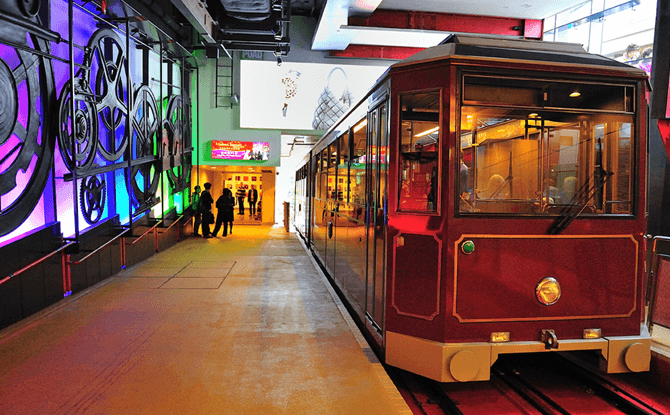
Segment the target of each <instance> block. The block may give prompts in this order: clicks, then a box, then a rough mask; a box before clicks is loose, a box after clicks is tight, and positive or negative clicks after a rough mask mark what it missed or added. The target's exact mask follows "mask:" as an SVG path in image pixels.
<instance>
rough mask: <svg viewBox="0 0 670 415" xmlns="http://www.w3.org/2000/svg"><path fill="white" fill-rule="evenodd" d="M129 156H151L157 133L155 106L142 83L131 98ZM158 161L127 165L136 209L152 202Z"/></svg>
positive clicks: (153, 100)
mask: <svg viewBox="0 0 670 415" xmlns="http://www.w3.org/2000/svg"><path fill="white" fill-rule="evenodd" d="M133 102H134V103H135V105H134V106H133V134H134V135H133V143H134V145H133V159H142V158H145V157H150V156H153V155H154V146H155V144H156V140H157V134H158V124H159V123H158V106H157V104H156V98H155V96H154V94H153V92H151V89H150V88H149V87H148V86H146V85H142V86H141V87H140V88H139V89H138V90H137V91H136V92H135V98H134V100H133ZM160 175H161V171H160V162H159V160H158V158H156V159H155V160H153V161H148V162H145V163H142V164H139V165H134V166H132V168H131V172H130V179H131V186H132V189H133V196H134V200H135V202H136V204H137V207H138V208H139V209H143V207H145V205H150V204H152V203H153V201H154V197H155V194H156V190H157V189H158V184H159V182H160Z"/></svg>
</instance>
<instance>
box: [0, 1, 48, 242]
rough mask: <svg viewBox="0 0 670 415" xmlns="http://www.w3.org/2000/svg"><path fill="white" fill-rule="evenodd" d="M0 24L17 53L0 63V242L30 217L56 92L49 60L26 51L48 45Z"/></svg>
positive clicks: (42, 176) (43, 173)
mask: <svg viewBox="0 0 670 415" xmlns="http://www.w3.org/2000/svg"><path fill="white" fill-rule="evenodd" d="M27 4H28V6H30V5H32V4H33V3H30V2H28V3H27ZM38 9H39V6H37V10H38ZM33 10H35V9H31V8H30V7H29V10H28V11H33ZM32 21H35V22H37V19H32ZM3 24H4V25H5V26H4V27H3V39H5V38H11V39H9V40H10V41H11V42H12V43H14V44H16V45H18V46H21V48H12V47H9V46H8V47H5V48H4V53H3V57H2V58H0V160H1V161H2V163H1V164H2V170H0V196H2V197H3V202H4V203H3V204H0V236H2V235H7V234H8V233H10V232H12V231H13V230H15V229H16V228H18V227H19V226H20V225H21V224H22V223H23V222H24V221H25V220H26V219H27V218H28V216H30V214H31V213H32V212H33V209H35V206H36V205H37V203H38V202H39V199H40V197H41V196H42V192H43V190H44V187H45V185H46V183H47V180H48V179H49V174H50V172H51V163H52V162H53V155H54V150H55V141H54V140H53V136H52V134H51V131H50V126H49V123H47V122H44V120H49V119H50V113H49V112H50V109H51V108H52V107H53V106H54V105H55V102H54V100H53V98H52V97H54V96H55V89H56V87H55V85H54V79H53V71H52V68H51V62H50V60H49V59H47V58H46V57H44V56H41V55H40V54H38V53H32V52H31V51H30V49H32V50H34V51H35V52H39V53H43V54H45V55H46V54H48V53H49V43H48V42H47V41H45V40H43V39H41V38H39V37H37V36H35V35H32V34H31V35H28V36H27V35H26V31H25V29H22V28H20V27H18V26H15V25H13V24H12V23H8V22H4V23H3ZM28 39H30V41H29V40H28ZM24 48H25V49H24Z"/></svg>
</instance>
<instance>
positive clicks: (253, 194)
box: [247, 184, 258, 216]
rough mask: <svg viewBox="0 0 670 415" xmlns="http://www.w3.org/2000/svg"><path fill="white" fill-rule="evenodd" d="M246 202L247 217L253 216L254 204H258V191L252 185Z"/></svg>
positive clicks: (254, 211) (254, 212)
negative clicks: (247, 202)
mask: <svg viewBox="0 0 670 415" xmlns="http://www.w3.org/2000/svg"><path fill="white" fill-rule="evenodd" d="M247 201H249V216H254V215H255V214H256V202H258V190H256V187H255V186H254V185H253V184H252V185H251V189H249V194H248V195H247Z"/></svg>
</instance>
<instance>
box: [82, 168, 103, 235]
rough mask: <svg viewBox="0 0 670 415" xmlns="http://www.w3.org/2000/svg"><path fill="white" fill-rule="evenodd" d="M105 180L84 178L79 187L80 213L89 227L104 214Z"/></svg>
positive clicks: (92, 177) (91, 177) (90, 177)
mask: <svg viewBox="0 0 670 415" xmlns="http://www.w3.org/2000/svg"><path fill="white" fill-rule="evenodd" d="M100 176H101V177H102V175H100ZM105 199H106V190H105V180H104V179H102V178H98V175H92V176H88V177H86V178H84V179H83V180H82V182H81V186H80V187H79V205H80V206H81V213H82V214H83V215H84V219H85V220H86V222H87V223H88V224H89V225H93V224H94V223H96V222H98V221H99V220H100V218H102V215H103V214H104V212H105Z"/></svg>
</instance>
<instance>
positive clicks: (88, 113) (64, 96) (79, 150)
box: [56, 78, 98, 174]
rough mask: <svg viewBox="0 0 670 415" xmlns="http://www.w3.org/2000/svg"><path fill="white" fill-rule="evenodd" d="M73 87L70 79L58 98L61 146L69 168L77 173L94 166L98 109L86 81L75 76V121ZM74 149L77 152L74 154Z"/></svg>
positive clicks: (58, 133) (59, 139) (96, 146)
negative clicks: (72, 107) (72, 101)
mask: <svg viewBox="0 0 670 415" xmlns="http://www.w3.org/2000/svg"><path fill="white" fill-rule="evenodd" d="M71 91H72V87H71V82H70V81H67V82H66V83H65V85H64V86H63V89H62V90H61V94H60V97H59V98H58V128H57V129H56V134H57V136H58V148H59V149H60V153H61V156H62V157H63V161H64V162H65V164H66V166H67V168H68V169H69V170H70V171H73V170H74V169H76V171H77V174H81V173H84V172H86V171H87V170H88V169H90V168H91V165H92V164H93V160H95V154H96V151H97V148H98V113H97V110H96V107H95V103H94V102H92V100H91V96H92V91H91V90H90V88H89V87H88V84H87V83H86V81H85V80H84V79H82V78H75V115H74V122H72V110H71V105H72V104H71V100H72V94H71ZM73 151H74V154H72V153H73Z"/></svg>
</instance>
